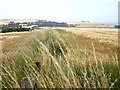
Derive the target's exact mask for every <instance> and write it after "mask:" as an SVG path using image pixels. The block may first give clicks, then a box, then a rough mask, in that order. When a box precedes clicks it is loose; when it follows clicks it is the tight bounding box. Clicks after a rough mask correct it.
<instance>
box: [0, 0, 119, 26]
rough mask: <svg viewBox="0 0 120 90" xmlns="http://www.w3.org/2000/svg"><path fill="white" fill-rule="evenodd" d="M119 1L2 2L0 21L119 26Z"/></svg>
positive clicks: (24, 0)
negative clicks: (85, 23) (44, 21)
mask: <svg viewBox="0 0 120 90" xmlns="http://www.w3.org/2000/svg"><path fill="white" fill-rule="evenodd" d="M118 1H119V0H0V19H42V20H51V21H63V22H66V21H81V20H84V21H90V22H97V23H107V24H117V21H118Z"/></svg>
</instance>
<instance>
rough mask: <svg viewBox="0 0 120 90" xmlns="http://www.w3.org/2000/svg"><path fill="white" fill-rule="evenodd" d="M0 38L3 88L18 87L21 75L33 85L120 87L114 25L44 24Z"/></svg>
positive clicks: (48, 86)
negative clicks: (112, 26)
mask: <svg viewBox="0 0 120 90" xmlns="http://www.w3.org/2000/svg"><path fill="white" fill-rule="evenodd" d="M0 40H1V41H2V65H1V69H2V72H1V77H2V83H1V85H2V87H3V88H8V87H9V88H20V87H21V80H22V79H23V78H24V77H31V78H33V79H34V81H35V84H34V85H35V86H34V87H37V88H38V87H39V88H120V67H119V62H118V56H119V54H120V53H119V52H118V30H117V29H107V28H44V29H40V30H34V31H30V32H21V33H20V32H19V33H15V32H13V33H5V34H3V33H0ZM36 62H39V63H40V66H39V67H38V66H37V65H36ZM30 81H31V79H30ZM32 85H33V84H32Z"/></svg>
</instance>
